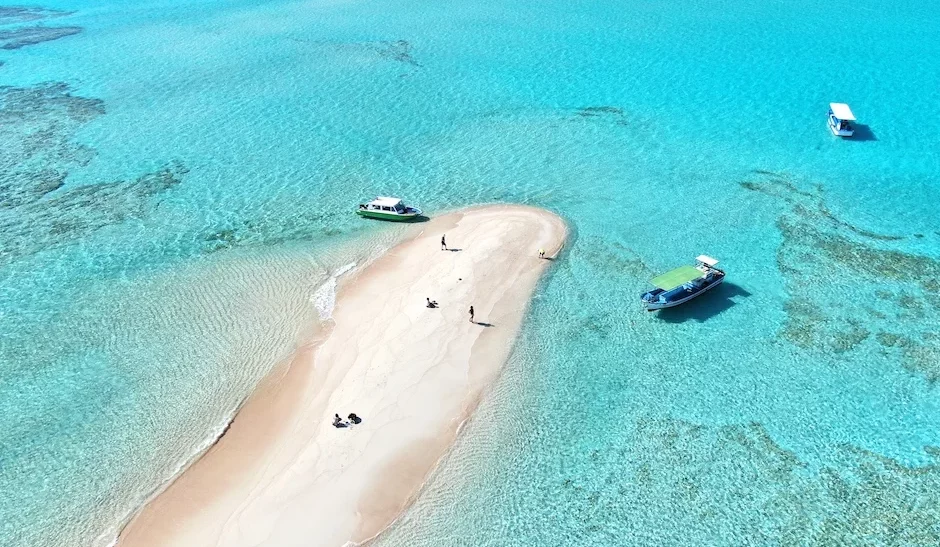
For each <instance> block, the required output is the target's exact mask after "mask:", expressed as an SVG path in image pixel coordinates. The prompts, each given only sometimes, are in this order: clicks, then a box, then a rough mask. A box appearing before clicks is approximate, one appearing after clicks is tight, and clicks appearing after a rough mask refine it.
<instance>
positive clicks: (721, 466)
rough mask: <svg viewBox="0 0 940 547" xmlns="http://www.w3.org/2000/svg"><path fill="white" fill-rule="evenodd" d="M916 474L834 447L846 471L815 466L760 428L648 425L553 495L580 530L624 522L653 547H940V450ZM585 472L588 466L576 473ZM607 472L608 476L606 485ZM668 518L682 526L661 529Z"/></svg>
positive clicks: (664, 421)
mask: <svg viewBox="0 0 940 547" xmlns="http://www.w3.org/2000/svg"><path fill="white" fill-rule="evenodd" d="M924 451H925V453H926V456H927V457H928V458H929V459H932V463H930V464H928V465H926V466H922V467H909V466H906V465H903V464H901V463H900V462H898V461H896V460H893V459H891V458H887V457H884V456H882V455H879V454H876V453H873V452H870V451H867V450H863V449H860V448H858V447H855V446H850V445H841V446H833V447H832V455H833V456H834V458H833V459H834V460H838V461H839V462H840V464H839V465H838V467H836V466H829V465H823V466H821V467H819V466H813V465H810V464H809V463H807V462H806V461H803V460H802V459H801V458H800V457H799V456H798V455H797V454H795V453H794V452H792V451H790V450H787V449H786V448H784V447H782V446H780V445H779V444H778V443H777V442H776V441H775V440H774V438H773V436H772V435H771V434H770V433H769V432H768V431H767V430H766V429H765V428H764V427H763V426H762V425H761V424H758V423H751V424H734V425H726V426H706V425H701V424H696V423H691V422H687V421H683V420H677V419H672V418H653V417H649V418H644V419H640V420H639V421H638V422H637V424H636V430H635V434H634V435H632V436H631V437H630V439H629V442H627V443H625V444H624V445H622V446H610V447H601V448H600V449H597V450H594V451H593V452H591V453H586V452H585V453H583V454H578V455H575V456H574V457H577V458H582V459H584V460H585V461H587V460H588V458H590V460H592V461H593V460H598V459H600V460H605V461H601V462H599V463H598V464H597V465H588V466H586V467H585V473H586V474H585V475H567V476H564V478H562V479H560V480H559V483H558V484H557V485H556V486H555V487H554V488H553V490H555V494H553V495H557V496H559V497H560V498H562V499H561V500H560V503H564V505H565V506H566V507H569V508H580V512H581V515H580V519H579V527H580V530H579V531H580V532H581V533H582V534H584V535H587V536H589V537H590V538H591V539H593V540H596V541H588V540H585V541H583V542H582V543H597V544H611V543H609V542H604V541H600V539H602V538H601V537H600V535H602V534H603V533H604V531H605V530H609V529H610V528H611V523H619V524H620V525H621V526H622V529H623V530H627V529H635V530H641V531H643V534H644V535H643V537H644V538H645V539H646V543H647V544H650V545H653V544H655V545H691V544H700V543H696V540H695V539H693V538H699V539H701V538H710V539H711V540H713V541H714V542H715V544H718V545H818V546H824V545H859V546H865V545H871V546H876V545H877V546H884V545H897V546H901V545H904V546H927V545H936V544H937V542H938V540H940V508H938V506H937V504H936V503H935V502H934V500H935V499H936V493H937V492H940V452H938V449H936V448H933V447H926V448H925V450H924ZM574 468H575V469H577V468H578V467H574ZM599 469H604V470H605V472H604V475H605V478H604V479H602V480H598V479H597V476H596V474H597V470H599ZM663 520H666V521H669V522H671V523H673V526H668V527H663V526H661V525H659V526H657V523H661V522H663Z"/></svg>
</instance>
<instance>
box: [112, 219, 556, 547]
mask: <svg viewBox="0 0 940 547" xmlns="http://www.w3.org/2000/svg"><path fill="white" fill-rule="evenodd" d="M413 229H414V230H415V232H414V233H415V235H414V236H412V237H410V238H409V239H408V240H407V241H406V242H405V243H402V244H401V245H399V246H397V247H395V248H393V249H392V250H391V251H389V252H388V253H387V254H386V255H384V256H382V257H381V258H379V259H377V260H376V261H375V262H374V263H372V264H371V265H369V266H368V267H366V268H364V269H363V271H361V272H359V273H358V274H357V275H355V276H354V277H353V278H351V279H350V280H348V281H347V282H345V283H343V284H342V286H341V287H340V291H339V296H338V298H337V302H336V308H335V310H334V312H333V321H334V325H333V326H332V328H331V329H329V330H328V331H327V332H325V333H323V334H322V335H321V336H320V338H321V339H320V340H311V341H309V343H308V344H307V345H305V346H304V347H303V348H302V349H301V351H299V352H298V354H297V355H296V356H295V357H294V359H293V360H292V361H291V362H290V363H288V364H285V365H284V366H282V367H280V368H279V369H278V370H277V371H276V372H275V373H273V374H272V376H271V377H270V378H269V379H268V380H267V381H266V382H265V383H264V385H262V386H261V387H259V389H258V391H257V392H256V393H255V394H254V395H253V396H252V397H251V398H250V400H249V401H248V402H247V403H246V404H245V406H244V407H243V408H242V409H241V411H240V412H239V414H238V416H237V417H236V418H235V420H234V422H233V423H232V426H231V428H230V429H229V431H228V432H227V433H226V434H225V436H223V437H222V438H221V439H220V440H219V442H218V443H216V445H215V446H213V447H212V448H211V449H210V450H209V451H208V452H206V454H205V455H204V456H203V457H202V458H200V459H199V460H198V461H197V462H196V463H195V464H193V465H192V466H191V467H190V468H189V469H187V470H186V471H185V472H184V473H183V474H182V475H181V476H180V477H179V478H178V479H177V480H176V481H174V482H173V484H171V485H170V486H169V487H168V488H167V490H166V491H164V492H163V493H162V494H160V495H159V496H157V497H156V498H155V499H154V500H153V501H152V502H151V503H149V504H148V505H147V506H146V507H144V508H143V509H142V511H141V512H140V513H139V514H138V515H137V516H136V517H135V519H134V520H133V521H132V522H131V523H130V524H129V525H128V526H127V527H126V528H125V529H124V531H123V533H122V534H121V538H120V540H119V545H121V546H137V545H176V546H186V547H208V546H246V547H247V546H257V545H271V546H278V547H287V546H301V545H303V546H305V547H309V546H320V545H323V546H341V545H343V544H344V543H346V542H347V541H352V542H361V541H364V540H367V539H369V538H371V537H373V536H375V535H376V534H378V533H379V532H381V530H383V529H384V528H385V527H386V526H388V525H389V524H390V523H391V522H392V521H393V520H394V519H395V518H396V517H397V516H398V515H399V514H400V513H401V512H402V511H403V510H404V509H405V508H407V507H408V505H409V504H410V503H411V502H412V501H413V499H414V497H415V496H416V495H417V493H418V491H419V490H420V488H421V486H422V484H423V483H424V481H425V479H426V478H427V476H428V475H429V473H430V472H431V471H432V470H433V468H434V466H435V465H436V464H437V462H438V461H439V460H440V458H441V457H442V456H443V455H444V453H445V452H446V451H447V450H448V448H449V447H450V445H451V443H452V442H453V440H454V438H455V436H456V434H457V430H458V428H459V426H460V424H461V423H462V422H463V421H464V420H465V419H466V418H467V417H468V416H469V415H470V413H471V412H472V411H473V409H474V408H476V406H477V403H478V401H479V399H480V396H481V395H482V393H483V390H484V389H485V388H486V387H487V386H488V385H489V384H490V383H491V381H492V380H494V379H495V378H496V377H497V376H498V374H499V372H500V369H501V368H502V366H503V364H504V363H505V362H506V359H507V358H508V356H509V352H510V350H511V347H512V343H513V340H514V339H515V337H516V335H517V334H518V332H519V327H520V324H521V322H522V318H523V315H524V313H525V310H526V307H527V305H528V302H529V299H530V298H531V296H532V293H533V291H534V290H535V287H536V283H537V282H538V279H539V276H540V275H541V274H542V273H543V271H544V270H545V269H546V268H548V267H549V265H550V264H551V261H550V260H540V259H539V258H538V252H539V249H544V250H545V252H546V256H548V257H551V256H554V255H555V254H556V253H557V252H558V250H559V249H560V248H561V246H562V244H563V243H564V239H565V236H566V233H567V232H566V228H565V224H564V222H563V221H562V220H561V219H560V218H559V217H557V216H555V215H553V214H551V213H549V212H547V211H543V210H540V209H533V208H529V207H520V206H489V207H481V208H477V209H471V210H468V211H464V212H458V213H453V214H450V215H447V216H444V217H441V218H436V219H433V220H431V221H430V222H428V223H424V224H419V225H415V226H414V227H413ZM445 233H446V235H447V244H448V245H449V246H451V247H452V248H456V249H460V250H459V251H454V252H449V251H442V250H441V247H440V241H441V235H442V234H445ZM425 298H431V299H432V300H437V301H438V302H439V304H440V307H439V308H437V309H429V308H427V307H426V300H425ZM471 305H472V306H473V307H474V309H475V312H476V321H477V323H470V321H469V314H468V309H469V307H470V306H471ZM350 412H355V413H356V414H358V415H359V416H361V417H362V419H363V421H362V423H360V424H359V425H354V426H352V427H350V428H346V429H337V428H334V427H333V426H332V424H331V421H332V418H333V414H334V413H339V414H340V415H341V416H343V417H344V418H345V417H346V415H348V414H349V413H350Z"/></svg>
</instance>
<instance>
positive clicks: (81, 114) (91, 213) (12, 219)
mask: <svg viewBox="0 0 940 547" xmlns="http://www.w3.org/2000/svg"><path fill="white" fill-rule="evenodd" d="M104 111H105V110H104V104H103V103H102V102H101V101H100V100H97V99H89V98H85V97H78V96H75V95H73V94H72V93H71V92H70V89H69V87H68V85H66V84H63V83H47V84H42V85H37V86H33V87H25V88H23V87H9V86H6V87H0V265H2V264H5V263H7V262H9V261H12V260H15V259H16V258H18V257H21V256H24V255H29V254H33V253H35V252H38V251H39V250H42V249H44V248H48V247H53V246H58V245H61V244H64V243H67V242H69V241H74V240H76V239H80V238H82V237H84V236H86V235H88V234H90V233H91V232H93V231H95V230H98V229H99V228H102V227H104V226H107V225H110V224H117V223H120V222H123V221H125V220H127V219H128V218H141V217H143V216H144V215H145V214H146V212H147V211H148V209H149V208H150V207H151V206H152V205H153V203H152V198H153V197H154V196H156V195H158V194H160V193H162V192H164V191H166V190H168V189H170V188H172V187H173V186H175V185H177V184H179V183H180V181H181V176H182V175H183V174H184V173H185V172H186V169H185V167H183V166H182V165H180V164H170V165H167V166H166V167H165V168H162V169H159V170H157V171H155V172H152V173H148V174H144V175H141V176H139V177H137V178H135V179H132V180H127V181H111V182H106V183H100V184H91V185H85V186H78V187H75V188H67V187H65V182H66V179H67V177H68V173H69V170H70V169H73V168H76V167H81V166H84V165H86V164H87V163H88V162H89V161H90V160H91V159H92V158H93V157H94V151H93V150H92V149H90V148H89V147H87V146H84V145H82V144H78V143H76V142H74V140H73V139H74V135H75V132H76V131H77V130H78V129H79V128H80V127H81V126H82V125H84V124H86V123H88V122H90V121H91V120H94V119H95V118H96V117H98V116H100V115H102V114H104Z"/></svg>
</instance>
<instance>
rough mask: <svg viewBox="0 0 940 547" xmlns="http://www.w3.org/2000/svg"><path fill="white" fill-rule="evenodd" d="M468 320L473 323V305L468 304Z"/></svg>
mask: <svg viewBox="0 0 940 547" xmlns="http://www.w3.org/2000/svg"><path fill="white" fill-rule="evenodd" d="M470 322H471V323H473V306H470Z"/></svg>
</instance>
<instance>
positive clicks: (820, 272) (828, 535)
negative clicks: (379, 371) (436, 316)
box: [0, 0, 940, 547]
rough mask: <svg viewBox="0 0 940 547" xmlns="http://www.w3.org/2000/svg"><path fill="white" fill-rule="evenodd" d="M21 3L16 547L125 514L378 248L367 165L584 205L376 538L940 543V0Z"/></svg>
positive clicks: (2, 491) (8, 36) (10, 481)
mask: <svg viewBox="0 0 940 547" xmlns="http://www.w3.org/2000/svg"><path fill="white" fill-rule="evenodd" d="M17 6H18V7H16V8H11V7H0V63H2V65H0V86H2V87H0V544H2V545H4V546H11V547H13V546H15V547H20V546H22V547H36V546H70V547H71V546H76V545H95V546H97V545H107V544H109V543H110V542H112V541H113V539H114V536H115V534H116V531H117V529H118V528H119V527H120V525H121V523H122V522H123V521H124V520H125V519H126V518H127V517H128V516H129V515H130V514H132V512H133V511H134V509H135V508H136V507H138V506H139V505H140V504H141V503H142V502H143V501H144V500H146V499H147V498H148V497H149V496H150V495H152V493H153V492H155V491H157V490H159V488H160V485H161V484H164V483H165V481H167V480H168V479H169V478H170V477H172V476H173V475H174V474H175V473H177V472H178V471H179V469H181V468H182V467H183V466H185V464H186V462H188V461H189V460H190V459H191V458H192V457H193V455H194V454H196V453H198V452H199V451H200V450H201V449H202V448H203V447H205V446H206V445H207V443H210V442H211V441H212V439H214V438H215V437H216V436H217V435H218V434H220V432H221V431H222V430H223V428H224V426H225V424H226V422H227V421H228V420H229V419H230V417H231V415H232V413H233V411H234V410H235V409H236V408H237V406H238V404H239V402H240V401H242V400H243V399H244V397H245V396H246V395H247V394H248V393H250V391H251V389H252V387H253V386H254V385H255V384H256V383H257V382H258V380H259V379H260V378H261V377H263V375H264V374H265V372H267V371H268V370H270V368H271V367H272V366H273V365H274V364H275V363H276V362H277V361H278V360H279V359H282V358H284V357H285V356H287V355H289V354H290V352H291V351H292V349H293V347H294V345H295V343H296V342H297V340H298V338H299V337H300V336H302V335H303V333H304V332H305V330H306V329H308V328H309V327H310V325H311V324H313V323H315V322H316V321H317V320H319V319H321V318H323V317H326V316H327V315H328V313H329V307H330V299H331V290H332V287H333V286H334V285H335V277H336V275H337V274H338V273H339V272H341V271H343V269H344V268H345V267H346V266H347V265H348V264H351V263H362V262H363V261H365V260H368V258H369V256H374V254H375V253H377V252H379V251H381V249H383V248H386V247H387V246H389V245H391V244H392V243H393V242H394V241H395V238H396V237H397V235H398V234H399V232H398V231H397V229H396V228H394V227H390V226H388V225H384V224H379V223H370V222H365V221H362V220H360V219H358V218H356V217H355V216H354V215H352V214H350V213H348V211H349V210H350V207H351V206H353V205H354V204H355V203H356V202H357V201H358V200H360V199H362V198H368V197H371V196H373V195H375V194H393V195H401V196H404V197H406V198H410V200H411V201H414V202H415V203H416V204H417V205H419V206H420V207H422V208H423V209H425V210H426V211H430V212H431V213H432V214H434V213H439V212H443V211H446V210H449V209H454V208H458V207H461V206H465V205H469V204H476V203H488V202H510V203H526V204H530V205H535V206H540V207H545V208H548V209H551V210H553V211H556V212H557V213H559V214H561V215H562V216H563V217H564V218H565V219H566V220H567V221H568V222H569V223H570V226H571V229H572V232H571V239H570V241H569V243H568V245H567V247H566V250H565V252H564V254H563V255H562V256H561V257H560V258H559V260H558V261H557V262H556V264H555V267H554V269H553V271H552V273H551V275H550V276H549V277H548V278H547V279H545V280H544V282H543V283H542V285H541V286H540V289H539V291H538V294H537V296H536V298H535V300H534V302H533V305H532V307H531V310H530V313H529V317H528V319H527V322H526V324H525V327H524V330H523V333H522V335H521V338H520V340H519V342H518V344H517V346H516V348H515V350H514V353H513V355H512V357H511V360H510V362H509V363H508V365H507V368H506V372H505V374H504V375H503V376H502V378H501V379H500V380H499V382H498V383H497V385H495V386H494V387H493V389H492V391H491V392H490V393H489V394H488V396H487V397H486V399H485V400H484V402H483V403H482V405H481V407H480V409H479V412H478V414H477V415H476V416H475V417H474V418H473V419H472V420H471V421H470V422H469V423H468V424H467V425H466V426H465V433H466V434H465V435H463V436H462V437H461V439H460V440H459V441H458V443H457V445H456V447H455V449H454V450H453V451H452V452H451V453H450V454H449V455H448V457H447V458H446V459H445V461H444V462H443V464H442V465H441V467H440V468H439V469H438V471H436V472H435V474H434V476H433V477H432V479H431V480H430V482H429V484H428V485H427V488H426V490H425V491H424V493H423V494H422V495H421V496H420V498H419V499H418V501H417V502H416V504H415V505H414V507H413V508H412V509H411V510H409V511H408V512H407V513H406V514H405V515H404V516H403V517H402V518H401V519H400V520H399V521H398V522H397V523H396V524H395V525H394V527H393V528H392V529H391V530H390V531H389V533H387V534H386V535H384V536H383V537H382V538H381V539H380V540H379V541H378V544H379V545H382V546H383V547H386V546H387V547H402V546H438V545H452V546H458V545H466V546H484V545H492V546H497V545H499V546H503V545H527V546H528V545H603V546H610V545H637V546H648V545H663V546H667V545H668V546H673V545H688V546H711V545H715V546H740V545H898V546H908V545H937V544H940V505H938V504H937V499H938V494H940V428H938V425H940V386H938V383H937V382H938V380H940V220H938V219H940V117H938V116H937V112H936V105H937V104H940V62H937V59H938V58H940V26H938V25H937V21H940V4H934V3H930V2H923V1H916V2H915V1H913V0H893V1H888V0H855V1H853V2H849V1H847V0H830V1H825V2H819V1H811V0H789V1H780V0H748V1H745V0H608V1H605V2H571V1H562V0H544V1H541V2H523V1H520V0H488V1H486V2H483V1H480V0H450V1H447V2H443V1H433V0H372V1H365V0H303V1H293V0H292V1H286V0H269V1H258V0H251V1H249V0H229V1H226V2H221V1H215V2H210V1H208V0H197V1H192V0H188V1H182V0H139V1H137V2H132V3H131V2H115V1H111V0H97V1H94V2H92V1H90V0H71V1H66V0H44V1H42V2H40V3H33V2H31V1H30V2H29V3H28V5H27V4H20V3H18V4H17ZM24 6H25V7H24ZM830 101H835V102H847V103H849V104H850V105H851V106H852V108H853V110H854V111H855V113H856V115H857V116H858V117H859V120H860V122H861V123H862V124H863V125H861V126H860V131H859V133H858V135H857V138H855V139H853V140H839V139H836V138H834V137H832V136H831V135H830V133H829V132H828V130H827V128H826V126H825V114H826V109H827V104H828V103H829V102H830ZM700 253H707V254H709V255H712V256H715V257H717V258H719V259H720V260H721V262H722V264H723V265H724V266H725V269H726V271H727V272H728V280H729V282H728V283H726V284H725V285H724V286H723V287H721V288H720V289H719V290H717V292H716V293H712V294H709V295H708V296H706V297H703V298H701V299H699V300H696V301H695V302H693V303H691V304H689V305H687V306H684V307H682V308H679V309H675V310H669V311H664V312H661V313H658V314H647V313H646V312H643V311H641V310H640V308H639V305H638V304H639V303H638V295H639V293H640V292H641V291H642V290H644V288H645V284H646V281H647V280H648V279H649V278H651V277H652V276H653V275H655V274H657V273H661V272H662V271H664V270H665V269H669V268H672V267H675V266H678V265H681V264H684V263H688V262H689V261H690V260H691V259H692V258H693V257H695V256H696V255H698V254H700Z"/></svg>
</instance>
